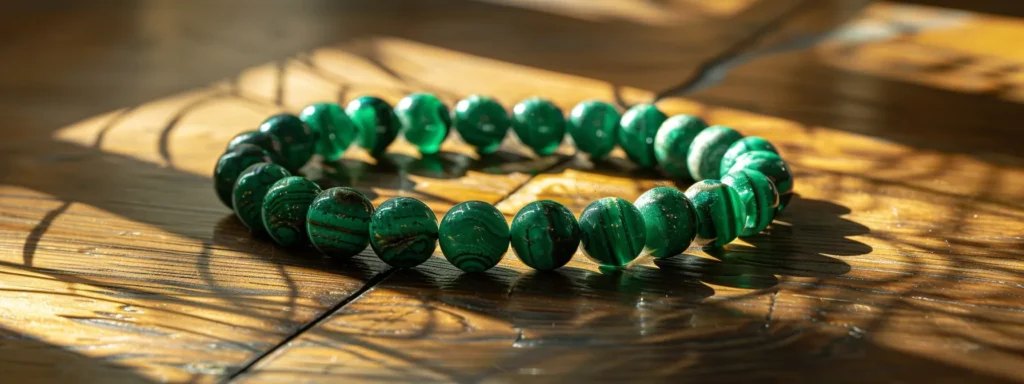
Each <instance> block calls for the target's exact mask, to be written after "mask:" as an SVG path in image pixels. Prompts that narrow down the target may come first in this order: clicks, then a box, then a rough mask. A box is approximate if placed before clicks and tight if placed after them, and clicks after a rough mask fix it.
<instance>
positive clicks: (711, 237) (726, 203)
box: [686, 180, 746, 247]
mask: <svg viewBox="0 0 1024 384" xmlns="http://www.w3.org/2000/svg"><path fill="white" fill-rule="evenodd" d="M686 197H687V198H689V199H690V202H691V203H693V209H694V211H695V212H697V237H696V239H695V240H694V241H695V242H696V243H697V244H700V245H703V246H709V247H721V246H723V245H726V244H729V242H731V241H733V240H736V237H737V236H739V233H740V231H741V230H743V223H744V222H745V219H746V213H745V211H744V208H745V207H744V205H743V202H742V201H741V200H740V196H739V194H737V193H736V191H735V190H733V189H732V187H730V186H728V185H726V184H725V183H722V182H721V181H718V180H701V181H698V182H697V183H695V184H693V185H692V186H690V188H689V189H687V190H686Z"/></svg>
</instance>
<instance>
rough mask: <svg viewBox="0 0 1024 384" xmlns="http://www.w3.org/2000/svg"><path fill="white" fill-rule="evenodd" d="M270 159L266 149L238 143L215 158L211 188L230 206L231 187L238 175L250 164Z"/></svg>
mask: <svg viewBox="0 0 1024 384" xmlns="http://www.w3.org/2000/svg"><path fill="white" fill-rule="evenodd" d="M271 161H272V160H271V158H270V155H269V154H268V153H267V152H266V151H264V150H263V149H262V148H260V147H257V146H255V145H252V144H239V145H237V146H235V147H234V149H232V150H231V151H230V152H227V153H225V154H223V155H221V156H220V159H217V166H216V167H214V168H213V189H214V190H215V191H216V192H217V197H218V198H220V201H221V202H222V203H224V205H226V206H227V207H228V208H231V207H232V205H231V189H232V188H234V187H235V182H236V181H238V175H240V174H242V171H244V170H245V169H246V168H249V166H250V165H253V164H256V163H269V162H271Z"/></svg>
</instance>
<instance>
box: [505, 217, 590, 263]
mask: <svg viewBox="0 0 1024 384" xmlns="http://www.w3.org/2000/svg"><path fill="white" fill-rule="evenodd" d="M510 233H511V239H512V241H511V242H512V250H513V251H515V254H516V257H518V258H519V260H522V261H523V264H526V265H528V266H530V267H531V268H533V269H536V270H539V271H550V270H554V269H558V268H560V267H562V266H563V265H565V264H566V263H568V262H569V260H571V259H572V255H573V254H575V253H576V249H577V248H579V246H580V226H579V224H578V223H577V222H576V217H575V216H573V214H572V211H570V210H569V209H568V208H566V207H565V206H563V205H562V204H559V203H557V202H554V201H551V200H540V201H534V202H532V203H530V204H527V205H526V206H525V207H523V209H520V210H519V213H517V214H516V216H515V218H513V219H512V229H511V231H510Z"/></svg>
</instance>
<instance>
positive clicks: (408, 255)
mask: <svg viewBox="0 0 1024 384" xmlns="http://www.w3.org/2000/svg"><path fill="white" fill-rule="evenodd" d="M370 246H371V247H373V251H374V252H376V253H377V257H379V258H380V259H381V260H383V261H384V262H385V263H388V265H390V266H392V267H395V268H412V267H415V266H417V265H420V264H422V263H423V262H424V261H427V259H429V258H430V256H431V255H433V254H434V249H436V248H437V216H435V215H434V211H432V210H431V209H430V207H428V206H427V205H426V204H423V202H422V201H419V200H416V199H413V198H411V197H393V198H390V199H388V200H387V201H385V202H384V203H383V204H381V205H380V207H377V210H376V211H374V212H373V217H372V218H371V219H370Z"/></svg>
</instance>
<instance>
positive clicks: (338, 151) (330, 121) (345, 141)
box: [299, 103, 357, 161]
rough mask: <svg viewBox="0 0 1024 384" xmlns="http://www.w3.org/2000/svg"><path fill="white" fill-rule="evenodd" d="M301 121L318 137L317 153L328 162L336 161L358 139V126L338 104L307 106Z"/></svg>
mask: <svg viewBox="0 0 1024 384" xmlns="http://www.w3.org/2000/svg"><path fill="white" fill-rule="evenodd" d="M299 119H300V120H302V122H304V123H306V125H307V126H309V129H311V130H312V131H313V133H315V134H316V136H317V141H316V153H317V154H319V155H320V156H323V157H324V160H327V161H336V160H338V159H340V158H341V155H342V154H343V153H345V150H346V149H348V146H349V145H350V144H352V140H355V138H356V130H357V128H356V124H355V123H353V122H352V119H350V118H349V117H348V115H346V114H345V111H344V110H342V109H341V107H340V106H338V104H334V103H317V104H313V105H310V106H307V107H306V108H305V109H303V110H302V113H300V114H299Z"/></svg>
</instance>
